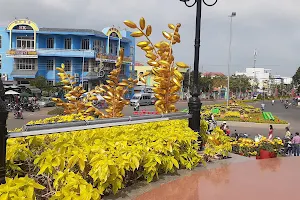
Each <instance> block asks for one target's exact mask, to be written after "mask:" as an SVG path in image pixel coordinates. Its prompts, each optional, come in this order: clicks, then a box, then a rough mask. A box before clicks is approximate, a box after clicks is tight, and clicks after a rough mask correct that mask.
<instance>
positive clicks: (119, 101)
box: [91, 48, 138, 118]
mask: <svg viewBox="0 0 300 200" xmlns="http://www.w3.org/2000/svg"><path fill="white" fill-rule="evenodd" d="M123 58H124V49H123V48H121V49H120V52H119V57H118V59H117V63H116V68H115V69H113V70H112V71H111V72H110V75H108V77H109V80H107V81H106V83H107V84H106V85H100V86H96V87H95V90H93V91H91V92H93V93H96V94H102V95H104V96H103V98H104V99H105V101H106V103H107V104H108V108H107V109H105V111H106V112H107V114H105V115H103V117H105V118H112V117H123V116H124V114H123V113H122V111H123V108H124V106H125V105H128V104H129V101H128V100H126V99H125V97H124V96H125V94H126V93H127V92H128V89H131V88H133V87H134V85H135V84H136V83H137V82H138V80H133V79H132V78H128V79H122V81H121V82H119V80H120V77H119V76H120V72H121V66H122V63H123Z"/></svg>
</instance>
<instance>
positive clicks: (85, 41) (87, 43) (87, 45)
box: [81, 39, 90, 50]
mask: <svg viewBox="0 0 300 200" xmlns="http://www.w3.org/2000/svg"><path fill="white" fill-rule="evenodd" d="M81 49H86V50H88V49H90V40H89V39H83V40H81Z"/></svg>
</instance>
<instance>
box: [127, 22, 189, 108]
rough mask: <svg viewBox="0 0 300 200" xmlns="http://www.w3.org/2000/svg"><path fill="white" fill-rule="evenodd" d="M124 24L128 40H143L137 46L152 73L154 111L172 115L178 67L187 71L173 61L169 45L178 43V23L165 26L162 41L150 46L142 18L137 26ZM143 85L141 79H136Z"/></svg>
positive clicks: (176, 97)
mask: <svg viewBox="0 0 300 200" xmlns="http://www.w3.org/2000/svg"><path fill="white" fill-rule="evenodd" d="M124 24H125V25H126V26H127V27H129V28H131V29H133V30H134V32H133V33H132V34H131V36H132V37H145V40H144V41H140V42H139V43H138V44H137V46H138V47H140V48H141V49H142V50H143V51H144V52H145V54H146V57H147V58H148V59H149V60H148V62H147V63H148V64H149V65H150V66H152V74H154V76H155V77H154V81H155V82H156V83H155V84H154V85H153V86H154V88H153V91H154V92H155V97H156V98H157V99H158V100H157V101H156V103H155V107H156V110H157V111H158V112H160V113H170V112H176V111H177V109H176V107H175V103H176V102H177V101H178V100H179V95H178V94H177V93H178V92H179V90H180V89H181V83H182V81H183V78H184V77H183V75H182V74H181V73H180V72H179V70H178V68H188V67H189V66H188V65H186V64H185V63H183V62H176V63H175V58H174V55H173V45H175V44H177V43H180V34H179V28H180V26H181V24H176V25H174V24H169V25H168V27H169V29H170V31H169V32H167V31H163V32H162V35H163V36H164V38H165V40H162V41H160V42H158V43H156V44H153V43H152V41H151V40H150V36H151V34H152V26H151V25H147V26H146V21H145V19H144V18H143V17H142V18H140V21H139V26H138V25H137V24H136V23H134V22H132V21H130V20H126V21H124ZM140 80H141V81H142V82H144V83H145V79H144V78H143V77H141V78H140Z"/></svg>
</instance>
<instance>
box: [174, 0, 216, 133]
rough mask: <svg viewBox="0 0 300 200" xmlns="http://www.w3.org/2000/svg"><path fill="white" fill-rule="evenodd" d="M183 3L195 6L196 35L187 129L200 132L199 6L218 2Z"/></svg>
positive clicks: (197, 0) (196, 1)
mask: <svg viewBox="0 0 300 200" xmlns="http://www.w3.org/2000/svg"><path fill="white" fill-rule="evenodd" d="M180 1H182V2H184V3H185V5H186V6H187V7H193V6H194V5H197V13H196V35H195V56H194V87H193V92H192V97H191V98H190V99H189V103H188V106H189V113H190V114H191V115H192V118H190V119H189V127H190V128H191V129H192V130H194V131H196V132H200V110H201V105H202V103H201V100H200V98H199V95H200V93H199V86H198V82H199V80H198V73H199V57H200V28H201V6H202V2H203V3H204V5H206V6H214V5H215V4H216V3H217V1H218V0H214V1H215V2H214V3H213V4H208V3H206V2H205V0H193V1H194V3H192V4H190V5H189V4H188V3H187V2H188V1H190V0H180Z"/></svg>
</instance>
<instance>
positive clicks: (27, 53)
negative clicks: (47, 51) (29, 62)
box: [6, 50, 38, 58]
mask: <svg viewBox="0 0 300 200" xmlns="http://www.w3.org/2000/svg"><path fill="white" fill-rule="evenodd" d="M6 54H7V56H8V57H19V58H23V57H24V58H27V57H28V58H37V57H38V55H37V52H36V51H27V50H9V51H7V52H6Z"/></svg>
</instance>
